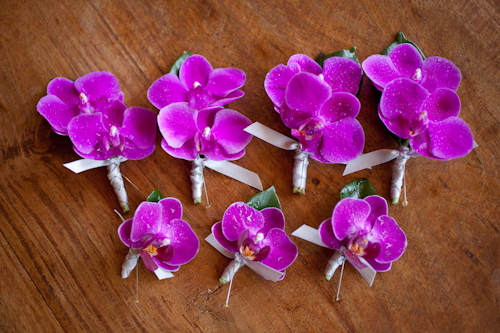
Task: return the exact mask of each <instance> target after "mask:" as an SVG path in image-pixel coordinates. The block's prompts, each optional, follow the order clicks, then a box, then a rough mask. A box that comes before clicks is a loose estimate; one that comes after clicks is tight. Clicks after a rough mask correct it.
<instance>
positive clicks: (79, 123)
mask: <svg viewBox="0 0 500 333" xmlns="http://www.w3.org/2000/svg"><path fill="white" fill-rule="evenodd" d="M68 134H69V138H70V139H71V142H73V145H75V147H76V148H77V149H78V150H79V151H81V152H83V153H84V154H89V153H91V152H92V151H93V150H94V149H95V147H96V145H97V144H98V143H99V142H102V140H103V135H106V134H107V131H106V129H105V128H104V126H103V124H102V114H101V113H94V114H82V115H79V116H78V117H74V118H73V120H71V121H70V123H69V125H68Z"/></svg>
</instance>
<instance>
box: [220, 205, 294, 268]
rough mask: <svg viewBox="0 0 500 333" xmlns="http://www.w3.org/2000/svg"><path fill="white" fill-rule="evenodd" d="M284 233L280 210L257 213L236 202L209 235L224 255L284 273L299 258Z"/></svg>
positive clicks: (255, 210) (268, 209) (274, 209)
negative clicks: (227, 252) (222, 250)
mask: <svg viewBox="0 0 500 333" xmlns="http://www.w3.org/2000/svg"><path fill="white" fill-rule="evenodd" d="M284 229H285V217H284V216H283V213H282V212H281V210H279V209H277V208H265V209H263V210H261V211H258V210H257V209H255V208H252V207H250V206H249V205H247V204H246V203H243V202H235V203H233V204H232V205H231V206H229V208H228V209H227V210H226V212H225V213H224V216H223V218H222V221H221V222H217V223H216V224H214V225H213V227H212V233H213V235H214V238H215V240H216V241H217V242H218V243H219V244H220V245H221V246H222V247H223V248H225V249H226V250H227V251H229V252H232V253H239V254H240V255H241V256H242V257H243V258H245V259H247V260H251V261H259V262H261V263H262V264H264V265H266V266H269V267H271V268H273V269H275V270H277V271H280V272H283V273H284V272H285V269H286V268H287V267H288V266H290V265H291V264H292V263H293V261H294V260H295V258H297V255H298V250H297V246H296V245H295V244H293V243H292V241H291V240H290V238H289V237H288V236H287V234H286V233H285V231H284ZM283 277H284V275H283ZM283 277H282V278H283Z"/></svg>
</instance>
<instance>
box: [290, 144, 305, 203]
mask: <svg viewBox="0 0 500 333" xmlns="http://www.w3.org/2000/svg"><path fill="white" fill-rule="evenodd" d="M294 159H295V163H294V165H293V179H292V181H293V193H300V194H305V193H306V179H307V166H308V165H309V154H308V153H306V152H303V151H302V149H301V148H297V149H296V150H295V157H294Z"/></svg>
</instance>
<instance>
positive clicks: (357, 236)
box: [319, 195, 407, 272]
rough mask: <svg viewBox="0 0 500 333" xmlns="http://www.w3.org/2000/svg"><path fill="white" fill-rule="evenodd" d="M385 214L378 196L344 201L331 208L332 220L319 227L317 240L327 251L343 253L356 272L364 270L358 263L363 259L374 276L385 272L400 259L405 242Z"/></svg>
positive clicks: (404, 237)
mask: <svg viewBox="0 0 500 333" xmlns="http://www.w3.org/2000/svg"><path fill="white" fill-rule="evenodd" d="M387 213H388V209H387V202H386V201H385V199H384V198H382V197H380V196H377V195H373V196H369V197H366V198H364V199H354V198H345V199H343V200H341V201H340V202H339V203H338V204H337V205H336V206H335V208H334V210H333V216H332V218H331V219H328V220H325V221H323V222H322V223H321V225H320V226H319V234H320V237H321V240H322V241H323V243H325V244H326V245H327V246H328V247H329V248H331V249H335V250H341V251H343V253H344V255H345V256H346V257H347V258H348V260H349V261H350V262H351V263H352V264H353V265H355V266H356V267H358V268H363V267H364V264H363V263H362V262H361V261H360V260H359V258H363V259H364V260H366V261H367V262H368V263H369V264H370V266H372V268H373V269H374V270H376V271H377V272H385V271H388V270H390V269H391V263H392V262H393V261H395V260H397V259H399V258H400V257H401V256H402V255H403V252H404V251H405V248H406V245H407V241H406V235H405V234H404V232H403V230H401V229H400V228H399V227H398V225H397V223H396V220H394V219H393V218H392V217H390V216H388V215H387Z"/></svg>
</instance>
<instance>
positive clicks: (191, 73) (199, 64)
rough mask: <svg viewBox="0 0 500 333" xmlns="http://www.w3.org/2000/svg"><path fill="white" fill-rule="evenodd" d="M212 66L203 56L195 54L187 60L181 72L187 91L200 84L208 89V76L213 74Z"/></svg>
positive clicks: (180, 75)
mask: <svg viewBox="0 0 500 333" xmlns="http://www.w3.org/2000/svg"><path fill="white" fill-rule="evenodd" d="M212 70H213V68H212V65H210V63H209V62H208V60H207V59H205V58H204V57H202V56H201V55H198V54H195V55H192V56H190V57H188V58H187V59H186V61H184V63H183V64H182V66H181V68H180V70H179V78H180V80H181V82H182V83H183V84H184V86H185V87H186V88H187V89H192V88H194V83H195V82H198V83H199V84H201V86H202V87H206V85H207V82H208V76H209V75H210V73H211V72H212Z"/></svg>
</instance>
